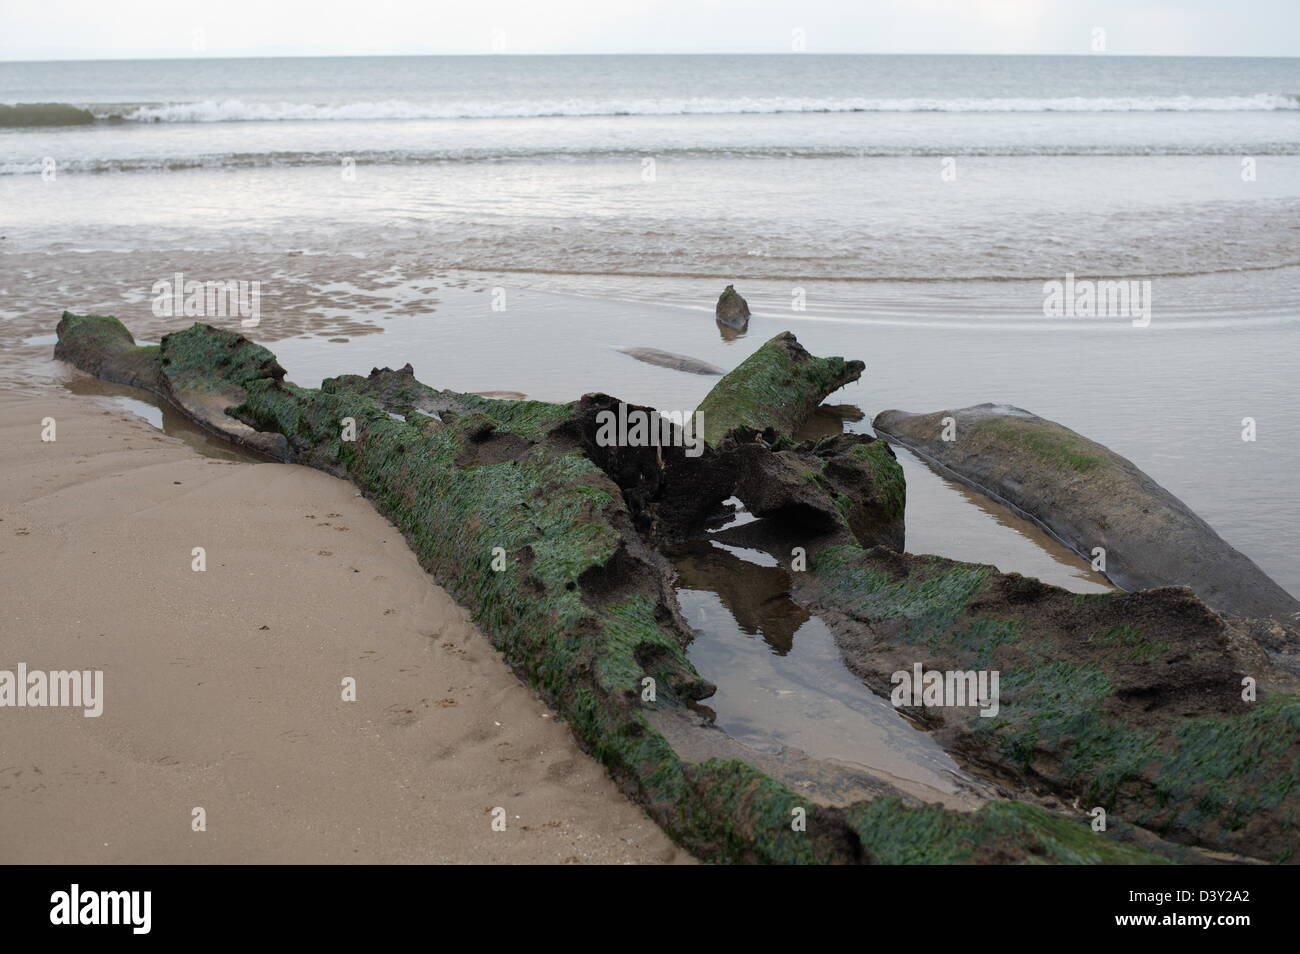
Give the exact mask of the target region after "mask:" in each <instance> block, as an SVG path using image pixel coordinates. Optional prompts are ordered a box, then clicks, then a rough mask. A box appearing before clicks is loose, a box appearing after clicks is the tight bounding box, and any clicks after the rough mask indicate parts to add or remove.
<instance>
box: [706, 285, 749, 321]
mask: <svg viewBox="0 0 1300 954" xmlns="http://www.w3.org/2000/svg"><path fill="white" fill-rule="evenodd" d="M713 313H714V315H716V316H717V319H718V324H721V325H726V326H727V327H728V328H732V329H735V330H736V331H744V330H745V329H746V328H748V327H749V302H747V301H745V299H744V298H742V297H741V295H740V292H738V291H736V286H735V285H728V286H727V287H726V288H724V289H723V291H722V294H721V295H719V296H718V305H717V307H716V308H714V310H713Z"/></svg>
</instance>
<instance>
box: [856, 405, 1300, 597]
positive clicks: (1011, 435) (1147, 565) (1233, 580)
mask: <svg viewBox="0 0 1300 954" xmlns="http://www.w3.org/2000/svg"><path fill="white" fill-rule="evenodd" d="M949 419H951V421H952V424H951V425H950V426H949V429H950V431H951V432H952V433H950V434H949V435H948V438H950V439H946V438H945V434H944V430H945V422H946V421H947V420H949ZM874 425H875V428H876V431H877V432H878V433H880V434H882V435H883V436H885V437H887V438H888V439H889V440H892V441H896V442H898V443H899V444H901V445H903V446H904V447H907V448H908V449H909V450H912V451H914V452H915V453H916V454H917V455H918V456H920V457H922V458H924V459H926V460H928V461H931V462H933V463H936V464H938V465H940V466H941V467H942V468H943V469H945V470H946V471H948V472H950V473H952V474H954V475H956V476H957V477H958V478H959V479H960V480H962V481H963V482H965V483H967V484H969V485H970V486H972V487H974V488H975V489H977V490H980V491H982V492H983V493H985V494H987V495H989V496H991V497H993V498H994V499H995V500H998V501H1000V502H1003V503H1005V504H1009V505H1010V506H1011V507H1013V508H1014V509H1016V510H1017V511H1019V512H1020V513H1022V514H1024V515H1026V516H1028V517H1029V518H1030V519H1031V520H1033V521H1034V522H1035V523H1037V524H1038V525H1039V526H1041V527H1043V528H1045V529H1046V530H1047V531H1048V532H1049V533H1051V534H1052V535H1053V536H1055V537H1056V538H1057V539H1059V540H1060V541H1062V542H1063V543H1064V544H1065V545H1066V546H1068V547H1070V548H1071V549H1072V550H1074V551H1075V552H1076V553H1079V554H1080V555H1082V556H1083V557H1084V558H1085V559H1088V560H1092V559H1093V557H1094V548H1097V547H1100V548H1102V549H1103V550H1104V551H1105V552H1104V559H1105V563H1104V567H1102V572H1103V573H1105V574H1106V576H1107V578H1109V579H1110V580H1111V582H1113V583H1114V584H1115V585H1116V586H1119V587H1121V588H1122V589H1125V590H1139V589H1148V588H1151V587H1158V586H1188V587H1190V588H1191V589H1192V591H1193V592H1194V593H1196V595H1198V596H1199V597H1201V599H1203V600H1204V601H1205V602H1206V603H1208V604H1209V605H1210V606H1213V607H1214V608H1215V609H1218V610H1220V611H1222V612H1225V613H1231V614H1233V615H1236V616H1243V617H1274V618H1287V617H1292V616H1294V615H1295V614H1296V613H1300V600H1296V599H1295V598H1294V597H1293V596H1291V594H1289V593H1287V592H1286V591H1285V590H1284V589H1282V587H1280V586H1279V585H1278V584H1277V583H1275V582H1274V581H1273V580H1272V579H1270V578H1269V577H1268V576H1267V575H1266V574H1265V573H1264V571H1263V570H1261V569H1260V568H1259V567H1258V566H1256V565H1255V563H1254V562H1253V561H1252V560H1251V559H1250V558H1249V557H1247V556H1246V555H1245V554H1243V553H1241V552H1240V551H1238V550H1236V549H1234V548H1233V547H1232V546H1230V545H1229V544H1228V543H1227V542H1226V541H1225V540H1224V539H1223V538H1222V537H1220V536H1219V535H1218V534H1217V533H1215V532H1214V530H1213V529H1212V528H1211V527H1210V525H1209V524H1207V523H1206V522H1205V521H1204V520H1202V519H1201V518H1200V517H1198V516H1197V515H1196V514H1195V513H1193V512H1192V510H1191V509H1190V508H1189V507H1188V506H1187V505H1186V504H1184V503H1183V502H1182V501H1181V500H1179V499H1178V498H1177V497H1175V496H1174V495H1173V494H1171V493H1170V492H1169V491H1167V490H1165V489H1164V488H1163V487H1161V486H1160V485H1159V484H1157V483H1156V482H1155V481H1154V480H1152V479H1151V478H1150V477H1149V476H1147V475H1146V474H1144V473H1143V472H1142V471H1141V470H1139V469H1138V468H1137V467H1136V466H1135V465H1134V464H1133V463H1132V462H1131V461H1129V460H1127V459H1126V458H1124V457H1121V456H1120V455H1119V454H1116V453H1115V452H1114V451H1111V450H1110V449H1108V448H1106V447H1104V446H1102V445H1101V444H1098V443H1096V442H1095V441H1090V440H1088V439H1087V438H1086V437H1083V436H1082V435H1080V434H1076V433H1075V432H1074V431H1072V430H1070V429H1069V428H1067V427H1063V426H1062V425H1060V424H1057V423H1055V422H1054V421H1049V420H1046V419H1044V418H1041V417H1038V416H1037V415H1036V414H1031V413H1030V412H1028V411H1024V410H1021V409H1020V408H1016V407H1009V406H1007V405H995V404H980V405H977V406H975V407H968V408H962V409H961V410H956V411H936V412H934V413H933V414H907V413H905V412H902V411H882V412H881V413H880V414H878V415H876V419H875V421H874Z"/></svg>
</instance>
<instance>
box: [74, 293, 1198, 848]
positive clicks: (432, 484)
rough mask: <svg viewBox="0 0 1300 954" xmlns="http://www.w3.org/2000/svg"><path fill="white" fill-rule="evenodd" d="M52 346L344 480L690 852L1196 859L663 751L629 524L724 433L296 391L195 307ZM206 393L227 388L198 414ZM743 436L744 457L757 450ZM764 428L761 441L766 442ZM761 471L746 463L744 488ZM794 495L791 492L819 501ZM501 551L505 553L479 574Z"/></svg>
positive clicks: (666, 701) (599, 406)
mask: <svg viewBox="0 0 1300 954" xmlns="http://www.w3.org/2000/svg"><path fill="white" fill-rule="evenodd" d="M118 329H120V331H119V330H118ZM59 351H60V354H61V356H65V357H67V358H68V359H69V360H72V361H74V363H77V364H78V365H79V366H82V367H87V368H93V369H94V370H95V373H100V374H103V375H104V376H106V377H112V376H113V375H117V374H125V373H127V372H126V370H124V369H128V368H136V369H137V371H133V372H131V373H134V374H136V375H137V379H138V380H141V381H145V380H151V381H155V382H156V389H157V393H160V394H162V395H164V396H165V397H166V398H167V399H168V400H169V401H172V402H173V403H175V404H176V405H177V407H178V408H180V409H181V411H182V412H183V413H185V414H186V415H187V416H190V417H192V418H193V419H195V420H199V421H202V422H204V423H205V425H206V426H211V427H214V428H215V429H217V430H218V431H219V432H222V433H227V434H228V435H242V434H243V433H244V431H243V428H253V429H254V430H255V431H256V432H257V433H258V434H260V435H263V436H264V438H265V440H266V441H267V444H266V446H268V447H282V448H283V452H284V455H285V459H288V460H292V461H296V462H300V463H305V464H309V465H311V466H315V467H319V468H321V469H324V470H326V471H328V472H330V473H334V474H338V475H340V476H346V477H348V478H350V479H351V480H353V481H354V482H355V483H356V484H357V486H358V487H359V488H360V489H361V490H362V491H363V492H364V493H365V495H366V496H367V497H368V498H369V499H370V500H371V501H372V502H373V503H374V504H375V506H376V507H377V508H378V509H379V510H380V511H381V512H382V513H384V514H385V515H386V516H387V517H388V518H389V519H390V520H392V521H393V523H394V524H395V525H396V526H397V527H398V528H399V529H400V530H401V531H402V532H403V534H404V535H405V537H406V539H407V540H408V541H409V542H410V545H411V547H412V549H413V550H414V551H415V553H416V554H417V556H418V557H419V559H420V561H421V563H422V564H423V565H424V566H425V567H426V569H427V570H428V571H429V572H430V573H431V574H432V575H433V576H434V578H435V579H436V580H437V581H438V582H439V583H440V584H442V585H443V586H444V587H446V588H447V589H448V591H449V592H451V594H452V595H453V596H454V597H455V598H456V599H457V600H459V601H460V602H461V603H462V604H463V605H465V606H467V607H468V608H469V609H470V610H471V612H472V613H473V616H474V618H475V620H476V621H477V623H478V624H479V626H480V627H481V628H482V629H483V631H484V632H485V634H486V635H487V636H488V638H489V639H491V640H492V642H493V643H494V644H495V645H496V646H497V647H498V649H500V650H501V651H502V652H503V654H504V655H505V658H506V660H507V661H508V662H509V663H510V665H511V666H512V667H514V668H515V670H516V671H517V672H518V673H519V674H520V675H521V676H522V677H523V678H525V679H526V680H527V681H529V682H530V683H531V684H532V685H534V686H535V687H536V688H537V689H538V690H539V691H540V692H541V693H542V694H543V695H544V696H545V698H547V700H548V701H549V702H550V703H551V704H552V705H553V706H554V707H555V708H556V709H557V710H558V711H559V712H560V713H561V714H563V715H564V716H565V717H566V718H567V719H568V720H569V722H570V725H571V728H572V730H573V732H574V735H575V736H576V738H577V739H578V741H579V742H580V743H581V744H582V745H583V747H584V748H586V749H587V751H589V752H591V753H592V754H593V755H594V756H596V757H597V758H598V759H600V760H601V761H602V762H603V763H604V764H605V766H606V767H607V768H608V769H609V771H610V773H611V775H612V776H613V777H614V778H615V779H617V780H618V781H619V782H620V783H621V784H622V785H623V786H624V788H625V789H626V790H627V791H628V792H629V793H630V794H631V795H633V797H635V798H636V799H637V800H638V801H639V802H640V803H641V804H642V805H644V806H645V807H646V809H647V810H648V811H649V812H650V814H651V815H652V816H653V817H654V818H655V820H656V821H657V822H658V823H659V824H660V825H662V826H663V827H664V829H665V830H666V831H668V832H669V833H670V834H671V835H672V836H673V837H674V838H675V839H676V840H677V841H679V842H680V843H681V844H682V845H683V846H685V847H686V848H688V849H689V850H691V851H693V852H695V853H696V854H697V855H699V856H700V857H702V858H705V859H708V860H714V861H728V862H777V863H790V862H840V863H862V862H870V861H876V860H878V861H886V862H922V861H934V862H962V861H1024V860H1030V859H1033V860H1038V861H1044V860H1045V861H1053V862H1110V863H1119V862H1158V861H1162V860H1166V859H1174V860H1203V859H1200V856H1198V855H1195V854H1189V853H1187V852H1186V851H1184V850H1182V849H1180V848H1179V847H1178V846H1174V845H1170V844H1168V843H1165V842H1160V841H1158V840H1157V839H1154V838H1152V837H1151V836H1149V835H1147V834H1146V833H1144V832H1142V831H1141V830H1140V829H1135V828H1133V827H1132V826H1130V825H1127V824H1126V823H1125V822H1123V821H1122V820H1120V821H1117V822H1116V823H1115V824H1113V825H1112V826H1111V827H1110V829H1109V831H1108V833H1107V834H1106V835H1105V836H1101V837H1098V836H1097V835H1096V834H1095V833H1093V832H1091V831H1090V830H1089V828H1088V826H1087V824H1086V823H1084V822H1083V821H1082V820H1081V819H1078V818H1070V817H1065V816H1060V815H1054V814H1052V813H1050V812H1047V811H1045V810H1044V809H1042V808H1040V807H1037V806H1034V805H1030V804H1026V803H1016V802H1012V803H1006V802H994V803H991V804H989V805H986V806H985V807H984V808H982V809H981V810H980V811H978V812H974V813H970V814H963V813H959V812H953V811H950V810H948V809H945V808H942V807H941V806H935V805H921V804H919V803H917V802H916V801H915V800H908V799H905V798H895V797H885V798H877V799H874V800H873V801H871V802H869V803H857V804H853V805H850V806H848V807H844V808H840V807H835V806H829V805H823V804H817V803H816V802H814V801H812V800H811V799H809V798H808V797H807V796H806V795H800V794H796V793H795V792H793V791H792V790H790V789H789V788H788V787H786V786H785V785H783V784H782V783H780V782H778V781H776V780H774V779H773V778H771V777H769V776H767V775H765V774H763V773H762V772H760V771H758V770H757V769H755V768H754V767H753V766H751V765H749V764H747V763H746V762H743V761H739V760H728V761H721V760H717V759H710V760H708V761H705V762H702V763H698V764H695V763H687V762H685V761H683V760H682V759H681V758H680V757H679V756H678V755H677V753H676V752H675V751H674V750H673V748H672V746H670V745H669V744H668V742H667V741H666V740H665V738H664V736H663V735H662V734H661V733H660V732H659V731H657V730H656V729H655V727H654V725H653V724H652V722H651V720H650V718H649V714H650V713H653V712H657V711H665V710H670V709H680V708H681V707H683V706H685V705H686V704H687V703H689V702H690V701H692V700H696V699H700V698H704V697H707V696H708V695H709V694H710V693H711V691H712V687H711V686H710V685H709V684H708V683H707V682H705V681H704V680H702V679H701V678H700V677H699V675H698V674H697V673H696V672H695V670H694V669H693V668H692V667H691V665H690V663H689V662H688V661H687V660H686V658H685V654H684V651H683V650H684V647H685V645H686V644H687V642H688V641H689V640H690V638H691V633H690V631H689V629H688V628H687V627H686V626H685V625H684V623H683V621H682V620H681V617H680V614H679V613H678V611H677V609H676V600H675V598H674V597H673V594H672V591H671V584H670V579H669V572H668V568H667V564H666V562H665V561H664V560H663V558H662V557H661V556H660V555H659V554H658V553H656V552H655V551H654V550H653V549H652V548H651V547H650V546H648V545H647V543H646V539H644V538H643V537H642V534H641V533H640V532H638V529H637V525H638V523H642V524H646V523H647V522H648V524H649V532H650V538H652V539H653V538H654V537H655V536H656V535H657V534H659V533H664V534H668V535H671V534H672V533H676V532H679V531H680V530H681V529H682V527H683V526H684V521H682V519H681V518H674V517H673V515H671V514H669V513H668V512H667V511H665V510H663V509H662V508H661V505H662V501H663V500H665V499H667V500H686V499H689V496H690V490H691V488H692V487H695V488H699V487H705V488H707V490H708V492H707V493H705V494H702V495H701V496H705V497H707V496H709V495H714V496H716V495H717V494H729V493H731V492H732V490H733V489H734V487H732V486H729V485H728V483H727V480H726V478H725V474H726V473H728V472H730V471H732V470H733V469H734V467H735V465H736V464H737V461H738V460H739V458H737V456H736V454H737V453H738V452H739V451H738V447H739V445H738V444H737V443H736V442H735V441H734V440H733V439H728V440H726V441H723V445H724V446H723V447H722V448H720V449H719V450H717V451H713V450H710V452H709V453H708V454H706V455H704V456H703V457H702V458H699V459H692V458H689V457H687V456H685V453H684V451H683V449H682V448H681V447H671V446H670V447H662V448H646V447H639V448H607V447H600V446H599V445H598V443H597V442H596V440H595V437H594V435H595V428H594V423H593V417H594V416H595V415H596V414H598V413H599V412H600V410H605V409H608V405H609V403H610V402H611V401H612V400H613V399H610V398H607V397H605V396H603V395H598V396H594V397H593V396H589V397H587V398H584V399H583V400H582V401H579V402H574V403H572V404H564V405H552V404H543V403H540V402H531V401H524V402H508V401H494V400H490V399H485V398H480V397H475V396H472V395H461V394H456V393H454V392H447V391H437V390H435V389H432V388H428V387H427V386H425V385H423V384H420V383H419V382H418V381H416V380H415V379H414V376H413V374H412V373H411V372H410V369H409V367H408V368H407V369H403V370H402V371H397V372H393V371H386V370H385V371H376V372H373V373H372V374H371V375H370V377H368V378H359V377H355V376H347V377H343V378H335V379H330V380H327V381H326V382H324V383H323V385H322V387H321V388H320V389H311V388H300V387H297V386H295V385H293V384H291V383H289V382H287V381H285V380H284V372H283V370H282V369H281V368H280V367H279V365H278V364H277V363H276V362H275V360H274V356H273V355H271V353H270V352H269V351H267V350H266V349H265V348H262V347H260V346H258V345H256V344H253V343H252V342H249V341H248V340H247V339H245V338H243V337H241V336H239V335H235V334H233V333H230V332H225V331H220V330H218V329H214V328H210V327H207V326H202V325H195V326H193V327H192V328H190V329H188V330H186V331H182V332H178V333H175V334H172V335H168V336H166V337H165V338H164V339H163V341H162V343H161V345H160V346H159V348H158V349H157V350H156V351H150V352H142V351H139V350H136V349H135V346H134V343H133V341H131V339H130V335H129V333H126V331H125V329H124V328H121V326H120V324H119V323H117V322H116V320H115V319H110V318H101V317H82V318H78V317H77V316H71V315H65V318H64V320H63V321H62V322H60V343H59ZM151 356H152V358H151ZM150 360H155V361H156V362H157V365H156V367H155V368H154V369H153V370H152V371H140V370H138V369H139V368H140V366H142V365H148V363H149V361H150ZM152 374H156V378H155V377H150V375H152ZM113 379H114V380H118V379H119V378H116V377H114V378H113ZM225 401H231V402H232V403H231V404H230V405H229V406H227V407H224V408H222V409H221V411H220V412H219V413H218V412H217V411H216V408H217V407H218V406H220V405H221V404H222V403H223V402H225ZM399 408H400V410H399ZM227 419H228V420H227ZM748 436H749V437H750V438H751V439H748V440H744V441H742V442H741V443H743V444H744V445H747V447H748V448H749V449H746V450H745V453H746V454H749V455H751V456H760V457H761V456H762V453H763V452H762V451H761V450H758V449H754V448H758V447H759V442H758V441H757V440H756V439H752V438H753V435H748ZM281 441H282V442H283V443H282V444H281V443H279V442H281ZM778 443H780V444H781V446H782V447H784V448H785V449H787V450H789V449H790V448H789V447H788V446H787V445H788V442H780V441H778ZM850 444H851V446H865V445H862V444H856V443H854V442H850ZM763 446H764V447H766V448H767V452H768V453H771V447H770V446H769V445H768V444H767V441H763ZM791 452H792V453H793V451H791ZM796 456H798V455H797V454H796ZM658 457H662V459H663V460H664V466H663V467H662V468H659V470H660V471H661V474H662V476H661V478H660V479H661V480H662V483H661V484H660V485H659V486H658V492H657V493H654V492H646V493H644V494H643V495H642V496H641V497H640V498H637V497H636V495H635V494H633V495H632V497H631V499H633V500H635V501H636V503H633V504H629V494H628V490H627V489H625V487H624V485H627V486H628V487H635V485H636V482H635V474H636V473H639V472H643V471H645V470H647V469H648V468H649V467H650V466H651V464H650V461H652V460H656V458H658ZM814 466H815V465H814ZM895 466H896V464H895ZM733 480H734V478H733ZM763 486H764V485H763V483H762V482H761V481H759V482H758V483H757V486H756V488H755V490H754V492H755V493H758V492H759V491H760V490H762V489H763ZM810 499H811V500H812V502H811V503H810V502H809V501H807V500H805V501H803V502H802V503H801V504H800V506H801V507H805V508H808V507H812V508H813V509H817V508H818V507H821V508H824V507H825V504H824V503H820V502H818V501H817V500H816V499H815V498H810ZM830 506H831V507H832V508H833V509H837V508H838V506H839V505H838V504H837V503H835V502H834V501H832V503H831V504H830ZM656 507H660V508H661V509H659V510H656ZM703 509H704V508H703V507H701V506H697V507H696V508H695V510H694V511H693V512H695V513H698V512H702V510H703ZM777 509H778V510H780V509H781V508H780V507H778V508H777ZM656 514H658V516H656ZM827 526H828V527H829V530H828V532H827V534H826V535H825V538H826V539H829V540H832V541H836V545H837V546H849V547H854V548H856V543H849V542H846V541H848V540H851V539H852V530H851V529H850V528H848V527H847V526H846V523H845V522H843V521H841V523H839V524H836V523H835V522H834V521H830V523H828V525H827ZM872 552H873V553H888V552H889V551H884V550H879V551H872ZM499 553H503V554H504V555H505V558H506V563H505V569H503V570H500V571H497V570H494V569H493V566H492V564H493V558H494V555H497V554H499ZM832 569H833V568H832ZM828 572H831V571H830V570H823V571H822V573H823V574H825V573H828ZM647 679H650V680H653V683H652V685H653V686H654V688H655V691H654V693H653V695H652V696H650V697H647V696H645V695H644V694H643V693H644V690H645V688H646V686H647V682H646V680H647ZM798 809H802V810H803V811H805V812H806V827H805V828H804V829H803V830H798V827H797V826H794V825H792V824H791V821H792V812H795V811H796V810H798Z"/></svg>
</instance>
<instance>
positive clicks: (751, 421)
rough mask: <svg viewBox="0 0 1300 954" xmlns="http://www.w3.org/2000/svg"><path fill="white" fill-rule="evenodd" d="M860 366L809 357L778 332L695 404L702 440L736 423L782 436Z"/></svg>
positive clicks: (711, 438)
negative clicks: (768, 430) (773, 431)
mask: <svg viewBox="0 0 1300 954" xmlns="http://www.w3.org/2000/svg"><path fill="white" fill-rule="evenodd" d="M865 368H866V365H864V364H863V363H862V362H861V361H845V360H844V359H843V358H838V357H836V358H815V357H813V356H812V355H810V354H809V353H808V352H807V351H806V350H805V349H804V347H803V346H802V345H801V344H799V342H798V340H797V339H796V338H795V336H794V335H792V334H791V333H790V332H788V331H783V332H781V333H780V334H779V335H777V336H776V337H774V338H772V339H771V340H770V341H768V342H766V343H765V344H764V345H763V346H762V347H761V348H759V349H758V350H757V351H755V352H754V353H753V354H751V355H750V356H749V357H748V358H746V359H745V360H744V361H742V362H741V363H740V365H739V366H738V367H737V368H736V369H735V370H733V371H731V372H729V373H728V374H727V375H725V376H724V377H723V378H722V380H721V381H719V382H718V383H717V384H715V385H714V386H713V390H711V391H710V392H709V393H708V395H706V396H705V398H704V401H703V403H701V404H700V406H699V408H698V410H699V412H700V413H702V414H703V415H704V439H705V441H706V442H708V443H709V444H717V443H718V442H719V441H720V440H722V438H723V437H724V436H725V435H726V433H727V432H728V431H731V430H735V429H736V428H740V427H750V428H753V429H754V430H756V431H762V430H764V429H766V428H769V427H770V428H773V429H774V430H776V431H777V432H778V433H780V434H783V435H785V436H787V437H788V436H790V435H792V434H794V432H795V431H797V430H798V429H799V427H800V426H801V425H803V423H804V422H805V421H806V420H807V419H808V417H809V415H811V414H812V412H813V410H814V409H815V408H816V407H817V405H819V404H821V402H822V401H823V400H824V399H825V398H826V397H827V396H828V395H829V394H831V393H833V392H835V391H838V390H839V389H840V388H842V387H844V385H846V384H849V383H850V382H852V381H856V380H858V378H859V377H860V376H861V375H862V372H863V370H864V369H865Z"/></svg>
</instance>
